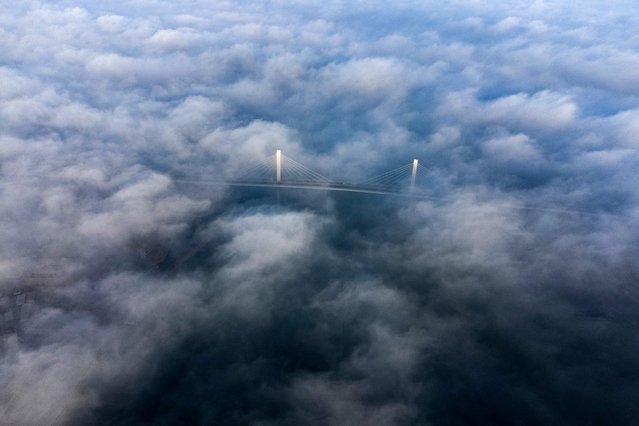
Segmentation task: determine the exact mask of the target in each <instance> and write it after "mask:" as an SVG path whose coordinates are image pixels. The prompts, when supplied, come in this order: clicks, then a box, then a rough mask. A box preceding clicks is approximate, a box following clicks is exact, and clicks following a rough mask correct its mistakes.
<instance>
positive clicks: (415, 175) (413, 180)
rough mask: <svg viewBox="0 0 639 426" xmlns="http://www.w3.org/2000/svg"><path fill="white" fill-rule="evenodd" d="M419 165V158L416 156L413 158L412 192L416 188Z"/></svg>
mask: <svg viewBox="0 0 639 426" xmlns="http://www.w3.org/2000/svg"><path fill="white" fill-rule="evenodd" d="M418 166H419V160H417V158H415V159H414V160H413V171H412V172H411V174H410V192H413V190H414V189H415V178H416V177H417V167H418Z"/></svg>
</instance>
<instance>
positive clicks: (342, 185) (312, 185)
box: [173, 178, 429, 198]
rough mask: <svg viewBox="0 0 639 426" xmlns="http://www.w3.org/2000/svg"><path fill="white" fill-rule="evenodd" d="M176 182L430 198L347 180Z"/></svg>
mask: <svg viewBox="0 0 639 426" xmlns="http://www.w3.org/2000/svg"><path fill="white" fill-rule="evenodd" d="M173 180H174V182H180V183H192V184H200V185H207V184H208V185H225V186H244V187H259V188H291V189H312V190H319V191H339V192H356V193H360V194H380V195H396V196H400V197H410V198H429V197H426V196H425V195H424V194H420V193H412V192H409V191H400V190H397V189H393V188H390V187H382V186H371V185H356V184H351V183H346V182H311V181H309V182H304V181H291V182H287V181H282V182H280V183H277V182H274V181H272V180H257V179H211V180H202V179H189V178H175V179H173Z"/></svg>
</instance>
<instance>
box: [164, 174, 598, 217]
mask: <svg viewBox="0 0 639 426" xmlns="http://www.w3.org/2000/svg"><path fill="white" fill-rule="evenodd" d="M173 181H174V182H179V183H189V184H198V185H220V186H238V187H257V188H291V189H310V190H319V191H340V192H355V193H360V194H379V195H392V196H398V197H407V198H414V199H421V200H433V201H444V202H446V201H448V202H452V201H454V200H455V198H454V197H433V196H431V195H426V194H424V193H420V192H411V191H409V190H406V191H401V190H398V189H393V188H389V187H381V186H370V185H357V184H351V183H346V182H321V183H318V182H301V181H299V182H285V181H282V182H280V183H277V182H275V181H272V180H270V181H269V180H255V179H253V180H252V179H228V180H227V179H210V180H203V179H194V178H188V177H176V176H173ZM499 207H500V208H506V209H516V210H532V211H538V212H544V213H553V214H570V215H587V216H595V215H597V213H595V212H590V211H584V210H576V209H567V208H555V207H551V206H531V205H525V204H506V203H504V204H501V203H500V204H499Z"/></svg>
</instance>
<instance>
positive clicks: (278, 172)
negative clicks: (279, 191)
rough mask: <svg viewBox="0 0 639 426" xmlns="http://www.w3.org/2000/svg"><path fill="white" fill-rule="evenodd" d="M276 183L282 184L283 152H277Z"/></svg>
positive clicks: (279, 150)
mask: <svg viewBox="0 0 639 426" xmlns="http://www.w3.org/2000/svg"><path fill="white" fill-rule="evenodd" d="M275 182H277V183H281V182H282V150H281V149H278V150H276V151H275Z"/></svg>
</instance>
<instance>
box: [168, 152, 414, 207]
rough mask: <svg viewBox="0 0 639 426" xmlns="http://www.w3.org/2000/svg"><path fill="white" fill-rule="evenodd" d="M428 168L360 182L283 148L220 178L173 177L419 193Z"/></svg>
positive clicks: (411, 168) (189, 180) (399, 170)
mask: <svg viewBox="0 0 639 426" xmlns="http://www.w3.org/2000/svg"><path fill="white" fill-rule="evenodd" d="M424 170H425V167H424V166H422V165H421V164H419V161H418V160H417V159H414V160H413V161H412V162H411V163H408V164H404V165H402V166H400V167H397V168H395V169H392V170H389V171H387V172H384V173H382V174H380V175H377V176H374V177H372V178H369V179H365V180H363V181H361V182H345V181H343V180H337V179H331V178H329V177H326V176H324V175H322V174H321V173H318V172H316V171H315V170H312V169H311V168H309V167H306V166H305V165H303V164H301V163H299V162H297V161H295V160H294V159H292V158H290V157H288V156H286V155H284V154H283V153H282V151H281V150H279V149H278V150H276V151H275V154H273V155H271V156H268V157H266V158H263V159H262V160H260V161H257V162H255V163H254V164H252V165H250V166H249V167H248V168H246V169H244V170H242V171H240V172H239V173H236V174H234V175H230V176H226V177H221V178H218V179H215V178H212V179H206V180H203V179H199V178H194V177H189V176H184V175H180V176H174V180H175V181H176V182H184V183H194V184H220V185H229V186H247V187H267V188H301V189H315V190H323V191H342V192H359V193H369V194H393V195H406V196H417V197H419V196H420V192H419V190H418V182H419V177H420V175H423V174H424Z"/></svg>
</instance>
